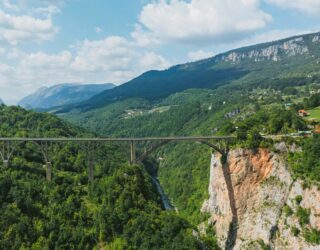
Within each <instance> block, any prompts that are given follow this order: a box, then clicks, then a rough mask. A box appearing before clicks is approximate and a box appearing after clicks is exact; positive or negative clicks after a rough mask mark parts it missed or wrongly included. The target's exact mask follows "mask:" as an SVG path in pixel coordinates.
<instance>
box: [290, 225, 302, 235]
mask: <svg viewBox="0 0 320 250" xmlns="http://www.w3.org/2000/svg"><path fill="white" fill-rule="evenodd" d="M291 233H292V234H293V235H294V236H295V237H297V236H298V235H299V234H300V230H299V229H298V228H296V227H291Z"/></svg>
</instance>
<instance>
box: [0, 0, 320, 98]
mask: <svg viewBox="0 0 320 250" xmlns="http://www.w3.org/2000/svg"><path fill="white" fill-rule="evenodd" d="M319 21H320V0H0V97H1V98H2V99H3V100H4V101H5V102H7V103H9V104H12V103H15V102H16V101H17V100H19V99H20V98H21V97H23V96H25V95H27V94H30V93H32V92H33V91H35V90H36V89H38V88H39V87H41V86H50V85H54V84H59V83H67V82H68V83H70V82H72V83H73V82H77V83H106V82H112V83H116V84H121V83H124V82H125V81H127V80H129V79H131V78H133V77H136V76H137V75H139V74H141V73H143V72H144V71H147V70H150V69H165V68H168V67H170V66H171V65H174V64H178V63H184V62H188V61H194V60H199V59H202V58H206V57H210V56H213V55H215V54H217V53H219V52H223V51H226V50H229V49H232V48H236V47H240V46H243V45H249V44H255V43H259V42H265V41H270V40H275V39H278V38H283V37H287V36H291V35H296V34H300V33H308V32H314V31H320V25H319Z"/></svg>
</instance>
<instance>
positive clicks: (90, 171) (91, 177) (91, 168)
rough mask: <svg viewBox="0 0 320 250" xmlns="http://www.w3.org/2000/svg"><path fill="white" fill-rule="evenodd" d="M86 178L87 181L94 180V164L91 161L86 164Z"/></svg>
mask: <svg viewBox="0 0 320 250" xmlns="http://www.w3.org/2000/svg"><path fill="white" fill-rule="evenodd" d="M88 179H89V182H91V183H92V182H93V181H94V164H93V162H90V163H89V165H88Z"/></svg>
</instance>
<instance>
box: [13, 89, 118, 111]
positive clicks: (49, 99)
mask: <svg viewBox="0 0 320 250" xmlns="http://www.w3.org/2000/svg"><path fill="white" fill-rule="evenodd" d="M113 87H115V85H113V84H111V83H107V84H72V83H67V84H59V85H55V86H52V87H42V88H40V89H38V90H37V91H36V92H35V93H33V94H31V95H29V96H26V97H24V98H23V99H22V100H21V101H19V103H18V104H19V105H20V106H21V107H24V108H28V109H47V108H52V107H56V106H61V105H67V104H72V103H78V102H81V101H85V100H87V99H89V98H91V97H92V96H94V95H96V94H98V93H100V92H102V91H104V90H107V89H112V88H113Z"/></svg>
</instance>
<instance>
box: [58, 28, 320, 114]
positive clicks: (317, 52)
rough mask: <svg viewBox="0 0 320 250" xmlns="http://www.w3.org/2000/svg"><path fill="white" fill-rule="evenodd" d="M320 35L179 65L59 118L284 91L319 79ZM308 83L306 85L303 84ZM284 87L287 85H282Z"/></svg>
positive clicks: (70, 107) (144, 76)
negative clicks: (220, 94) (202, 91)
mask: <svg viewBox="0 0 320 250" xmlns="http://www.w3.org/2000/svg"><path fill="white" fill-rule="evenodd" d="M319 63H320V33H313V34H307V35H300V36H296V37H290V38H287V39H282V40H279V41H274V42H269V43H264V44H259V45H253V46H249V47H244V48H240V49H235V50H232V51H229V52H226V53H223V54H219V55H217V56H215V57H212V58H209V59H205V60H201V61H197V62H193V63H187V64H183V65H177V66H174V67H171V68H169V69H168V70H164V71H149V72H146V73H144V74H142V75H140V76H139V77H137V78H135V79H133V80H131V81H129V82H127V83H125V84H122V85H120V86H118V87H115V88H113V89H111V90H106V91H103V92H102V93H99V94H97V95H96V96H93V97H92V98H90V99H88V100H86V101H84V102H82V103H80V104H76V105H67V106H65V107H63V108H61V109H60V112H63V113H64V112H69V111H71V110H74V109H76V110H88V109H94V108H97V107H103V106H105V105H108V104H110V103H113V102H116V101H119V100H124V99H127V98H143V99H146V100H149V101H150V100H152V101H154V100H157V99H161V98H165V97H168V96H169V95H171V94H173V93H177V92H180V91H184V90H186V89H190V88H210V89H214V88H217V87H219V86H222V85H227V84H233V85H239V84H240V85H246V86H247V85H250V84H252V85H254V86H259V85H263V84H270V81H271V80H272V82H273V84H275V85H279V86H280V85H283V84H286V83H287V82H288V81H290V82H292V83H294V82H296V81H297V79H299V78H301V77H302V78H305V74H306V72H312V73H311V74H310V75H309V76H308V78H312V77H318V75H317V74H316V73H315V72H316V70H314V68H315V67H317V66H318V65H319ZM303 81H305V79H304V80H303ZM282 83H283V84H282Z"/></svg>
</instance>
